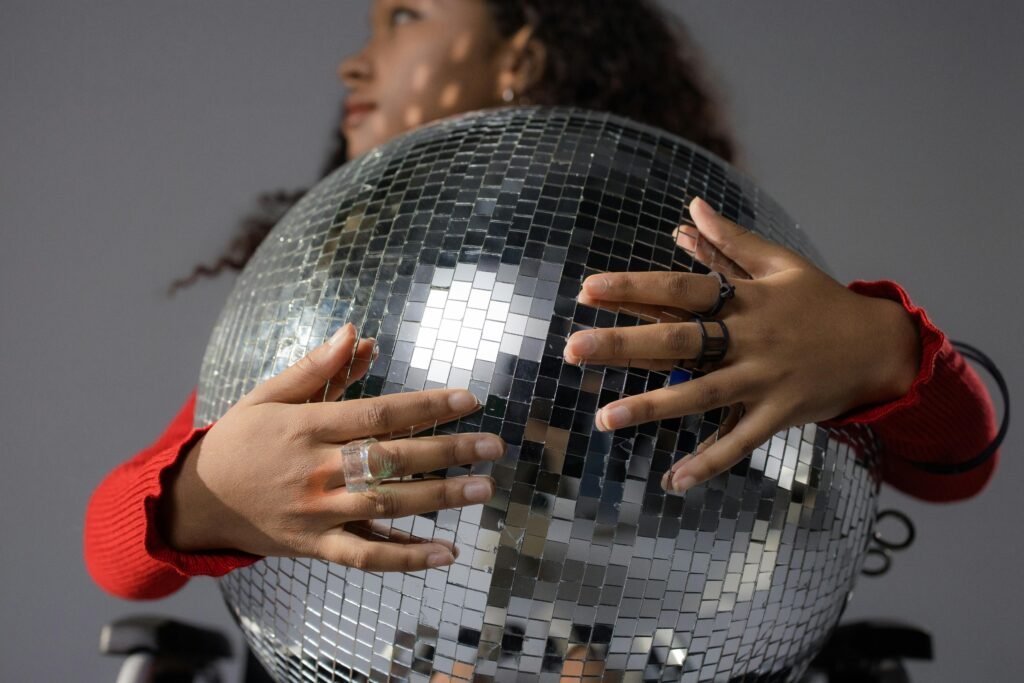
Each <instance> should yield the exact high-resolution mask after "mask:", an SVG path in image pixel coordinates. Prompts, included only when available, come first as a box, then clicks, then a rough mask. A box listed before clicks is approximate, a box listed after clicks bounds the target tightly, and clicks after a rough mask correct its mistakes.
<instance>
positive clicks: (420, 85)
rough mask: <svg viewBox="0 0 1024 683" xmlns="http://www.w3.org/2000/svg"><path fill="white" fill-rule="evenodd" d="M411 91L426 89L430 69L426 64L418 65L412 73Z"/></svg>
mask: <svg viewBox="0 0 1024 683" xmlns="http://www.w3.org/2000/svg"><path fill="white" fill-rule="evenodd" d="M410 81H411V83H412V89H413V90H416V91H417V92H418V91H421V90H423V89H424V88H426V87H427V82H428V81H430V67H428V66H427V65H426V64H419V65H417V66H416V69H415V70H414V71H413V72H412V78H411V79H410Z"/></svg>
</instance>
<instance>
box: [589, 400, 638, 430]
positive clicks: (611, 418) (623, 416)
mask: <svg viewBox="0 0 1024 683" xmlns="http://www.w3.org/2000/svg"><path fill="white" fill-rule="evenodd" d="M597 416H598V418H599V420H600V425H599V426H598V429H600V430H601V431H603V432H606V431H609V430H612V429H618V428H619V427H623V426H625V425H627V424H629V421H630V420H631V419H632V415H631V414H630V412H629V408H627V407H626V406H615V407H614V408H602V409H601V412H599V413H598V414H597Z"/></svg>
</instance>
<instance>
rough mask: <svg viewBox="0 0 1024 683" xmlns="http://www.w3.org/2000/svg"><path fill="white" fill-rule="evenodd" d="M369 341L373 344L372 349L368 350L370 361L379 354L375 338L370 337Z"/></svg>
mask: <svg viewBox="0 0 1024 683" xmlns="http://www.w3.org/2000/svg"><path fill="white" fill-rule="evenodd" d="M370 342H371V343H372V344H373V351H371V352H370V362H371V363H372V362H373V361H375V360H377V357H378V356H379V355H380V347H379V346H377V340H376V339H374V338H373V337H370Z"/></svg>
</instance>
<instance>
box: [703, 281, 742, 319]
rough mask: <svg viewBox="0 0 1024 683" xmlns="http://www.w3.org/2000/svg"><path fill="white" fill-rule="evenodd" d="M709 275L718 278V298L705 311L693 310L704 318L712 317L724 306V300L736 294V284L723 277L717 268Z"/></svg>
mask: <svg viewBox="0 0 1024 683" xmlns="http://www.w3.org/2000/svg"><path fill="white" fill-rule="evenodd" d="M710 275H711V276H712V277H714V278H716V279H717V280H718V300H717V301H715V303H714V304H712V306H711V308H709V309H708V310H706V311H694V313H696V314H697V315H699V316H702V317H704V318H714V317H715V316H716V315H718V313H719V311H721V310H722V306H725V302H726V301H727V300H729V299H731V298H733V297H734V296H736V285H734V284H732V283H731V282H729V281H728V280H727V279H725V276H724V275H722V274H721V273H719V272H718V271H717V270H714V271H712V272H711V273H710Z"/></svg>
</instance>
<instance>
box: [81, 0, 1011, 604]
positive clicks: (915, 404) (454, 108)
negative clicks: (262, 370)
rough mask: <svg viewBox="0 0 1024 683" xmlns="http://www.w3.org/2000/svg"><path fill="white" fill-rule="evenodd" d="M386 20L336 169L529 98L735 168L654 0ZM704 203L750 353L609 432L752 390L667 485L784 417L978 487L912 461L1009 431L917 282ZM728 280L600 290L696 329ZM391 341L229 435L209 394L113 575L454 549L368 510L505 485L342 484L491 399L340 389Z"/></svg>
mask: <svg viewBox="0 0 1024 683" xmlns="http://www.w3.org/2000/svg"><path fill="white" fill-rule="evenodd" d="M371 25H372V35H371V38H370V40H369V42H368V43H367V45H366V46H365V47H364V48H363V49H362V50H361V51H360V52H359V53H358V54H356V55H353V56H351V57H349V58H348V59H346V60H345V61H344V62H343V63H342V64H341V65H340V66H339V76H340V78H341V80H342V81H343V82H344V84H345V85H346V86H347V87H348V90H349V93H348V97H347V99H346V103H345V114H344V118H343V121H342V130H341V132H342V135H343V143H345V144H343V145H342V146H341V147H340V148H339V153H338V154H336V155H335V158H334V161H335V162H340V161H343V160H344V159H345V158H352V157H354V156H357V155H359V154H362V153H364V152H366V151H367V150H369V149H372V148H373V147H374V146H376V145H378V144H380V143H382V142H384V141H386V140H388V139H390V138H391V137H394V136H395V135H398V134H400V133H402V132H405V131H407V130H409V129H411V128H414V127H416V126H418V125H421V124H423V123H427V122H429V121H432V120H435V119H437V118H440V117H443V116H447V115H450V114H455V113H459V112H463V111H468V110H473V109H480V108H487V107H493V106H500V105H502V104H507V103H514V102H520V103H523V102H529V103H535V104H572V105H579V106H584V107H589V108H594V109H605V110H609V111H612V112H614V113H618V114H622V115H625V116H628V117H631V118H634V119H638V120H641V121H644V122H646V123H650V124H653V125H656V126H659V127H662V128H665V129H667V130H670V131H672V132H675V133H677V134H679V135H682V136H683V137H687V138H689V139H691V140H694V141H695V142H697V143H698V144H701V145H703V146H704V147H708V148H710V149H712V150H713V151H715V152H717V153H718V154H719V155H721V156H723V157H725V158H727V159H728V158H731V155H732V146H731V143H730V141H729V138H728V136H727V135H726V134H724V133H723V132H722V131H721V129H720V127H719V126H718V125H717V122H716V118H715V116H714V110H713V107H712V103H711V100H710V98H709V97H708V96H707V94H706V91H705V89H704V88H703V86H702V85H701V83H700V80H699V78H697V76H696V72H695V70H694V67H693V65H692V63H691V61H690V60H689V59H687V58H686V57H685V55H683V53H682V49H683V45H682V44H681V42H680V40H679V39H678V38H677V37H675V36H674V35H673V34H672V33H671V32H670V31H668V30H667V29H666V27H665V24H664V21H663V19H662V18H661V17H660V16H659V15H658V13H657V12H656V11H654V10H653V8H652V7H651V6H649V5H648V4H647V3H641V2H632V3H620V2H616V1H611V0H609V1H608V2H600V3H598V2H557V3H553V2H544V1H543V0H518V1H512V0H508V1H501V0H407V1H406V2H401V3H400V2H398V1H397V0H379V1H378V2H376V3H375V4H374V6H373V10H372V13H371ZM346 144H347V147H346V146H345V145H346ZM333 165H334V164H331V167H333ZM285 199H288V198H285ZM690 213H691V216H692V218H693V221H694V228H695V230H696V232H695V231H694V230H684V231H683V232H681V234H680V236H679V239H680V243H681V244H682V245H683V246H684V247H686V248H689V249H691V250H692V251H694V252H695V254H696V255H697V256H698V257H699V258H702V259H705V260H707V259H709V258H710V256H709V254H711V253H718V254H720V255H724V257H726V258H728V259H731V260H732V261H733V262H734V263H735V264H736V265H737V266H738V267H739V268H741V269H743V270H745V271H746V272H748V273H749V274H750V275H751V276H752V278H753V279H752V280H746V281H737V282H735V283H734V284H735V297H734V298H733V299H730V300H729V301H727V302H726V305H725V306H724V307H723V308H722V310H721V312H720V313H719V316H718V317H720V318H721V319H723V320H724V321H726V322H727V324H728V326H729V329H730V331H731V333H732V337H733V341H732V345H731V348H730V350H729V357H728V359H727V361H726V362H724V363H722V364H720V365H719V366H718V367H717V368H716V369H715V370H714V371H713V372H710V373H708V374H707V375H706V376H705V377H703V378H701V379H699V380H696V381H691V382H687V383H684V384H682V385H678V386H674V387H669V388H666V389H660V390H656V391H652V392H649V393H647V394H643V395H640V396H634V397H629V398H625V399H622V400H619V401H615V402H614V403H612V404H610V405H607V406H604V407H603V408H602V410H601V411H600V412H599V413H598V415H597V419H596V425H595V427H596V428H597V429H602V430H608V429H616V428H620V427H623V426H626V425H631V424H637V423H639V422H644V421H648V420H653V419H660V418H664V417H670V416H680V415H685V414H689V413H693V412H697V411H703V410H708V409H711V408H714V407H719V406H725V405H733V404H742V406H743V411H739V410H736V411H733V413H732V414H733V416H734V420H733V424H732V425H731V431H730V432H729V433H728V434H721V435H719V436H720V438H719V440H718V441H716V442H715V443H709V444H707V445H706V448H704V449H703V450H702V451H701V452H700V453H699V454H697V455H695V456H689V457H687V458H684V459H683V460H682V461H680V462H679V463H677V464H676V465H675V466H674V468H673V470H672V472H670V473H669V474H668V475H666V477H665V479H664V481H663V485H664V486H665V488H666V489H671V490H673V491H676V492H682V491H685V489H686V488H688V487H689V486H692V485H694V484H695V483H697V482H700V481H703V480H705V479H706V478H708V477H709V476H712V475H713V474H715V473H717V472H720V471H722V470H724V469H726V468H727V467H729V466H730V465H731V464H732V463H734V462H736V461H737V460H738V459H739V458H742V457H743V456H744V455H745V454H746V453H748V452H749V451H750V450H751V449H752V448H753V447H755V446H756V445H758V444H759V443H761V442H763V441H764V440H766V439H767V438H768V437H769V436H770V435H771V434H773V433H774V432H776V431H778V430H779V429H782V428H784V427H787V426H789V425H792V424H800V423H804V422H809V421H825V420H830V422H829V424H845V423H852V422H859V423H864V424H868V425H870V426H871V427H872V428H873V429H874V431H875V433H876V434H878V436H879V438H880V439H881V441H882V444H883V447H884V459H883V473H884V476H885V478H886V479H887V481H889V482H890V483H891V484H893V485H895V486H897V487H899V488H901V489H903V490H905V491H908V492H910V493H912V494H914V495H918V496H920V497H923V498H928V499H932V500H949V499H954V498H959V497H965V496H968V495H971V494H973V493H974V492H976V491H978V490H980V488H981V487H982V486H983V485H984V483H985V482H986V481H987V479H988V477H989V476H990V474H991V471H992V467H993V466H994V460H989V461H988V462H987V463H986V465H984V466H983V467H980V468H977V469H975V470H972V471H970V472H968V473H966V474H964V475H960V476H958V477H946V478H943V477H940V476H937V475H930V474H926V473H922V472H919V471H917V470H916V469H915V468H914V466H913V465H912V464H910V461H914V460H921V461H926V460H927V461H947V462H953V461H957V460H966V459H968V458H970V457H971V456H972V455H974V454H975V453H977V452H978V451H980V450H981V449H982V448H983V447H984V446H985V445H986V444H987V443H988V442H989V440H990V439H991V437H992V435H993V434H994V431H995V430H994V419H993V411H992V408H991V405H990V403H989V400H988V397H987V395H986V394H985V391H984V389H983V387H982V385H981V384H980V382H979V381H978V379H977V377H976V376H975V375H974V373H973V372H972V371H971V370H970V369H969V368H967V367H966V366H965V364H964V362H963V360H962V359H961V358H960V357H959V356H958V355H957V354H956V353H955V351H953V349H952V347H951V346H950V344H949V342H948V341H947V340H946V339H945V337H944V336H943V335H942V333H941V332H940V331H939V330H937V329H936V328H935V327H934V326H933V325H932V324H931V323H930V322H929V321H928V319H927V317H926V316H925V314H924V312H923V311H921V310H920V309H918V308H916V307H914V306H913V305H912V304H911V303H910V301H909V299H908V298H907V297H906V295H905V294H904V293H903V291H902V290H901V289H900V288H899V287H898V286H896V285H895V284H893V283H888V282H880V283H854V284H853V285H851V286H850V287H849V288H845V287H842V286H841V285H840V284H838V283H837V282H835V281H834V280H832V279H831V278H830V277H828V276H827V275H825V274H824V273H823V272H821V271H820V270H818V269H817V268H815V267H814V266H812V265H811V264H809V263H807V262H806V261H804V260H803V259H801V258H800V257H798V256H796V255H794V254H793V253H791V252H789V251H787V250H785V249H783V248H781V247H777V246H774V245H771V244H768V243H766V242H764V241H763V240H761V239H760V238H758V237H756V236H755V235H752V234H751V233H749V232H746V231H744V230H742V229H741V228H739V227H738V226H736V225H735V224H733V223H731V222H729V221H727V220H725V219H723V218H722V217H720V216H718V215H716V214H715V213H714V212H713V211H712V210H711V209H710V207H708V206H707V205H706V204H704V203H703V202H701V201H699V200H695V201H694V203H693V204H692V205H691V206H690ZM266 222H267V223H269V222H271V221H266ZM249 227H250V228H255V229H254V230H250V231H249V232H247V233H246V234H245V235H243V237H242V239H241V241H240V242H239V243H237V245H236V246H239V247H240V249H241V254H229V255H228V257H226V259H225V261H226V262H227V263H231V262H232V261H235V262H236V263H237V262H244V260H245V258H247V257H248V254H249V253H251V250H252V248H253V247H254V245H255V244H256V243H258V241H259V239H262V236H263V235H265V229H266V225H262V226H261V225H256V226H252V225H251V226H249ZM718 291H719V289H718V283H717V281H716V280H714V279H713V278H712V277H711V276H705V275H691V274H673V273H645V274H626V273H617V274H604V275H599V276H595V277H592V278H590V279H588V280H587V281H586V282H585V283H584V285H583V289H582V291H581V293H580V301H581V302H583V303H587V304H591V305H596V306H605V307H616V306H627V307H629V308H632V309H636V308H641V309H642V308H643V307H645V306H648V307H656V308H657V310H659V311H661V310H663V309H664V308H665V307H671V308H673V309H678V310H679V311H680V315H681V316H682V319H684V320H685V319H686V314H684V312H685V311H691V312H692V311H703V310H706V309H708V308H709V307H710V306H711V305H712V304H714V303H715V301H716V300H717V298H718ZM779 321H786V324H785V325H781V324H780V323H779ZM697 335H698V330H697V328H696V327H695V325H694V324H692V323H685V322H666V323H658V324H651V325H646V326H642V327H639V328H635V329H610V330H595V331H589V332H585V333H579V334H576V335H573V337H572V338H570V340H569V342H568V344H567V346H566V352H565V354H566V360H567V361H568V362H571V363H579V362H590V363H604V364H625V363H627V362H629V363H632V364H634V365H636V364H642V365H648V366H660V365H663V364H665V363H666V362H670V363H671V362H675V361H677V360H679V359H686V358H693V357H694V356H695V355H696V343H695V342H696V340H697V339H698V336H697ZM372 348H373V344H372V340H360V341H357V340H356V339H355V332H354V330H353V329H352V328H351V327H350V326H346V327H345V328H342V329H341V330H339V331H338V332H337V334H336V335H335V337H333V338H332V341H331V342H328V343H326V344H324V345H323V346H321V347H318V348H317V349H315V350H313V351H312V352H310V353H309V354H308V355H307V356H306V357H304V358H303V359H302V360H301V361H300V362H299V363H297V364H296V365H295V366H293V367H291V368H289V369H288V370H286V371H285V372H283V373H282V374H281V375H279V376H277V377H275V378H273V379H271V380H268V381H267V382H264V383H263V384H261V385H259V386H258V387H257V388H256V389H255V390H254V391H253V392H251V393H250V394H248V395H247V396H245V397H244V398H243V399H242V400H240V401H239V402H238V403H237V404H236V405H235V406H234V407H232V408H231V410H229V411H228V413H226V414H225V415H224V417H223V418H222V419H221V420H219V421H218V422H217V423H216V424H215V425H213V427H212V428H207V429H200V430H193V429H192V428H191V424H192V410H193V401H194V396H193V397H192V398H191V399H190V400H189V401H188V402H187V403H186V405H185V406H184V407H183V408H182V411H181V413H180V414H179V415H178V416H177V417H176V418H175V420H174V421H173V422H172V424H171V426H170V427H169V428H168V431H167V432H166V433H165V434H164V435H162V436H161V438H160V439H159V440H158V441H157V442H156V443H154V444H153V445H152V446H151V447H150V448H148V449H146V450H145V451H143V452H142V453H140V454H139V455H137V456H136V457H135V458H134V459H133V460H131V461H129V462H127V463H125V464H123V465H122V466H120V467H119V468H118V469H116V470H115V471H114V472H112V473H111V474H110V475H109V476H108V477H107V479H106V480H104V482H103V483H102V484H101V485H100V487H99V488H98V489H97V491H96V493H95V494H94V496H93V499H92V500H91V502H90V505H89V510H88V512H87V522H86V531H85V543H86V561H87V564H88V566H89V568H90V571H91V572H92V574H93V576H94V578H95V579H96V581H97V582H98V583H99V584H100V585H101V586H103V587H104V588H106V589H107V590H109V591H111V592H113V593H115V594H117V595H120V596H123V597H129V598H154V597H160V596H163V595H167V594H168V593H170V592H172V591H174V590H176V589H177V588H178V587H180V586H181V585H182V584H183V583H185V582H186V581H187V579H188V577H190V576H194V575H200V574H205V575H221V574H224V573H226V572H228V571H230V570H232V569H234V568H237V567H240V566H244V565H245V564H248V563H250V562H252V561H255V560H256V559H258V557H259V556H261V555H285V556H313V557H320V558H323V559H327V560H330V561H334V562H338V563H341V564H346V565H349V566H354V567H359V568H363V569H371V570H382V571H383V570H397V571H413V570H419V569H423V568H426V567H432V566H441V565H444V564H448V563H451V562H452V561H453V560H454V553H455V552H457V549H456V548H454V546H451V545H448V544H444V543H441V542H437V541H435V542H429V543H418V542H414V539H409V538H406V537H400V536H398V535H395V534H392V535H391V537H390V538H388V539H384V540H382V539H379V538H375V537H373V535H372V534H371V533H369V532H370V531H372V528H371V527H370V526H369V525H363V524H362V523H363V521H365V520H369V519H375V518H388V517H400V516H405V515H409V514H417V513H424V512H429V511H433V510H438V509H441V508H445V507H454V506H460V505H465V504H470V503H478V502H483V501H486V500H488V499H489V498H490V496H491V495H492V494H493V493H494V484H493V482H492V481H491V480H490V479H489V478H486V477H460V478H453V479H446V480H430V481H416V482H402V483H397V484H389V485H386V486H381V487H379V488H378V489H377V490H376V492H375V493H374V494H372V495H366V494H354V493H350V492H348V491H346V490H345V488H344V477H343V475H342V474H341V473H340V471H339V458H338V447H339V445H340V444H342V443H344V442H346V441H350V440H355V439H358V438H361V437H363V436H366V435H371V434H387V433H390V432H399V431H406V432H407V431H408V430H410V429H412V428H414V427H415V425H417V424H424V423H428V424H429V423H434V422H436V421H444V420H448V419H455V418H457V417H459V416H460V415H464V414H466V413H467V412H470V411H472V410H475V409H476V404H475V401H474V400H472V397H471V396H470V395H469V394H468V393H467V392H461V391H455V390H443V391H432V392H420V393H410V394H402V395H398V396H387V397H381V398H373V399H366V400H360V401H346V402H343V403H336V402H334V401H333V399H336V398H337V397H338V395H339V394H340V392H341V391H342V390H343V388H344V383H345V381H346V380H345V378H349V379H355V378H358V377H360V376H361V374H362V373H364V372H365V371H366V369H367V367H368V361H370V359H371V353H372ZM325 387H326V391H325ZM322 398H324V399H327V401H326V402H324V401H321V400H320V399H322ZM311 400H312V401H313V402H309V403H307V401H311ZM503 448H504V446H503V444H502V443H501V442H500V441H499V440H498V439H497V438H496V437H494V436H492V435H474V434H462V435H458V436H451V437H434V438H424V439H404V440H396V441H391V442H386V443H385V444H384V445H383V447H382V448H381V450H380V451H379V452H378V453H377V454H376V456H375V460H374V462H372V463H371V466H372V468H373V471H375V472H380V471H388V472H390V473H392V474H394V475H396V476H401V475H404V474H411V473H417V472H426V471H431V470H434V469H437V468H438V467H441V466H443V465H445V464H449V463H462V464H468V463H471V462H476V461H480V460H493V459H496V458H500V457H501V455H502V453H503Z"/></svg>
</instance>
